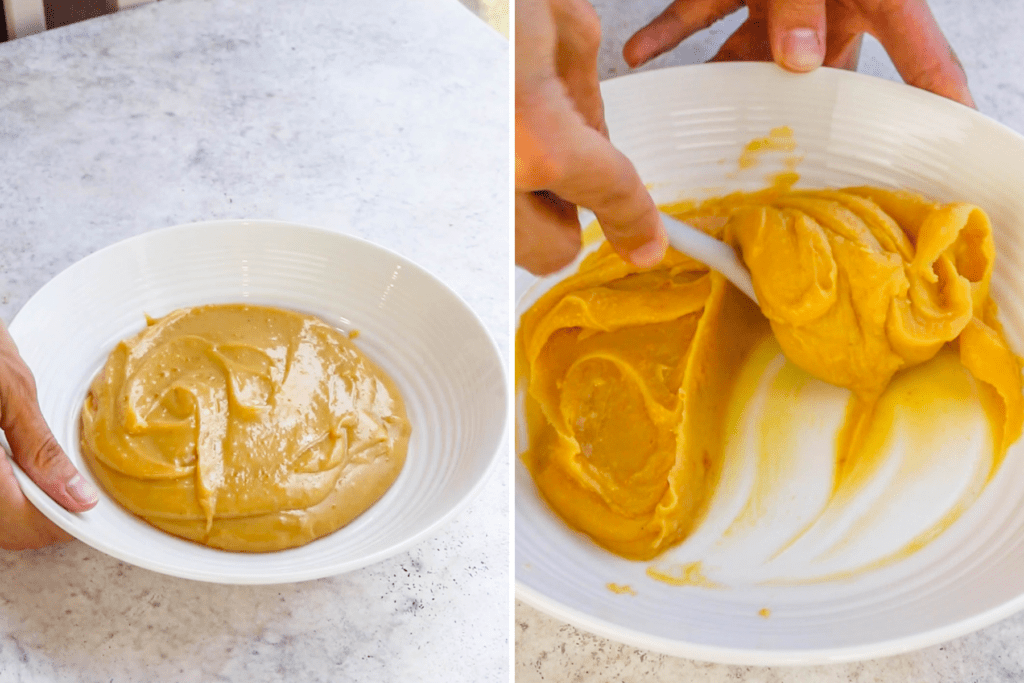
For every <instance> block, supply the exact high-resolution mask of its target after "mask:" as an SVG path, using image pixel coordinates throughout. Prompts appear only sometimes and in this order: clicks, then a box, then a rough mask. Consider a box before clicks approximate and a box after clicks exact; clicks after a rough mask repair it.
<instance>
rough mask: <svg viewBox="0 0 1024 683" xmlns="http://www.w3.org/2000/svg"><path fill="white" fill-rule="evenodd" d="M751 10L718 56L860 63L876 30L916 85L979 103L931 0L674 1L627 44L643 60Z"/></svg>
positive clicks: (630, 57)
mask: <svg viewBox="0 0 1024 683" xmlns="http://www.w3.org/2000/svg"><path fill="white" fill-rule="evenodd" d="M744 4H746V5H747V8H748V10H749V14H748V17H747V20H746V21H745V22H743V24H742V25H741V26H740V27H739V28H738V29H736V32H735V33H733V34H732V35H731V36H730V37H729V38H728V39H727V40H726V41H725V44H723V45H722V48H721V49H720V50H719V51H718V54H716V55H715V56H714V57H713V58H712V60H713V61H714V60H750V61H771V60H772V59H773V58H774V61H775V62H777V63H778V64H779V65H780V66H782V67H785V68H787V69H789V70H790V71H811V70H813V69H815V68H817V67H819V66H821V65H822V64H824V65H825V66H835V67H840V68H847V69H856V68H857V58H858V56H859V52H860V42H861V37H862V36H863V34H865V33H868V34H871V35H872V36H874V37H875V38H877V39H878V41H879V42H880V43H881V44H882V46H883V47H884V48H885V50H886V52H887V53H888V54H889V57H890V58H891V59H892V63H893V65H894V66H895V67H896V70H897V71H899V73H900V76H902V77H903V80H904V81H906V82H907V83H908V84H910V85H913V86H917V87H918V88H923V89H925V90H930V91H931V92H933V93H935V94H937V95H942V96H944V97H948V98H950V99H952V100H956V101H957V102H960V103H962V104H966V105H967V106H969V107H973V106H975V105H974V99H973V98H972V97H971V92H970V90H969V89H968V87H967V75H966V74H965V73H964V69H963V66H962V65H961V64H960V60H959V59H957V56H956V54H955V53H954V52H953V48H951V47H950V45H949V42H947V41H946V37H945V36H944V35H943V34H942V30H941V29H940V28H939V25H938V24H937V23H936V22H935V17H934V16H932V13H931V10H930V9H929V8H928V3H927V2H926V0H747V2H745V3H744V2H743V0H674V2H672V4H671V5H669V6H668V7H667V8H666V9H665V11H664V12H662V13H661V14H660V15H659V16H658V17H656V18H655V19H654V21H652V22H651V23H649V24H647V26H645V27H643V28H642V29H640V30H639V31H637V32H636V34H634V35H633V37H632V38H630V39H629V40H628V41H627V42H626V45H625V46H624V47H623V49H622V54H623V57H625V59H626V62H627V63H628V64H629V65H630V66H632V67H637V66H640V65H641V64H644V63H646V62H648V61H650V60H651V59H654V58H655V57H657V56H658V55H660V54H662V53H663V52H666V51H668V50H671V49H672V48H674V47H675V46H676V45H678V44H679V43H680V42H682V41H683V40H684V39H685V38H687V37H689V36H691V35H692V34H694V33H696V32H697V31H700V30H701V29H704V28H707V27H708V26H711V24H713V23H715V22H716V21H718V20H719V19H721V18H723V17H725V16H727V15H729V14H732V13H733V12H735V11H736V10H738V9H739V8H740V7H742V6H743V5H744Z"/></svg>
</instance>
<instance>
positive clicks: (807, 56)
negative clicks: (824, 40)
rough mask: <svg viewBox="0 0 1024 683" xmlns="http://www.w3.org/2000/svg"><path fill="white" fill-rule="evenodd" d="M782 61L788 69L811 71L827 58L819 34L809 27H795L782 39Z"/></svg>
mask: <svg viewBox="0 0 1024 683" xmlns="http://www.w3.org/2000/svg"><path fill="white" fill-rule="evenodd" d="M782 52H783V57H782V61H783V62H784V64H785V66H786V68H787V69H792V70H793V71H811V70H812V69H817V68H818V67H819V66H821V63H822V61H823V60H824V59H825V55H824V54H823V50H822V49H821V43H819V42H818V34H817V33H816V32H815V31H813V30H811V29H809V28H795V29H792V30H791V31H790V32H789V33H787V34H786V37H785V39H783V41H782Z"/></svg>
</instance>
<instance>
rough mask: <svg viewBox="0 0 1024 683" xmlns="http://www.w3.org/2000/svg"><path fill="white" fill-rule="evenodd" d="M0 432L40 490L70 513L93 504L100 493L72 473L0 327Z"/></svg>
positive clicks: (26, 372)
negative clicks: (2, 432) (1, 430)
mask: <svg viewBox="0 0 1024 683" xmlns="http://www.w3.org/2000/svg"><path fill="white" fill-rule="evenodd" d="M0 429H3V431H4V433H5V434H6V436H7V442H8V443H9V444H10V446H11V455H12V457H13V458H14V460H15V461H16V462H17V463H18V464H19V465H20V466H21V468H22V469H23V470H24V471H25V473H26V474H27V475H28V476H29V477H30V478H31V479H32V481H34V482H35V483H36V484H37V485H38V486H39V488H41V489H42V490H43V491H45V492H46V494H47V495H48V496H50V497H51V498H53V500H55V501H56V502H57V503H59V504H60V505H61V507H63V508H65V509H67V510H69V511H70V512H82V511H85V510H88V509H89V508H91V507H93V506H94V505H96V501H97V500H98V498H99V494H98V493H97V491H96V489H95V488H93V487H92V486H91V485H90V484H89V483H88V482H87V481H86V480H85V479H84V478H83V477H82V476H81V475H80V474H79V473H78V471H77V470H76V469H75V467H74V465H72V464H71V461H70V460H68V457H67V455H65V454H64V451H63V450H62V449H61V447H60V445H59V444H58V443H57V440H56V439H55V438H54V436H53V433H52V432H51V431H50V428H49V427H48V426H47V425H46V420H45V419H44V418H43V414H42V412H41V411H40V410H39V403H38V401H37V398H36V386H35V380H34V379H33V377H32V373H31V371H29V369H28V367H27V366H26V365H25V362H24V361H23V360H22V359H21V356H20V355H19V354H18V349H17V347H15V345H14V340H12V339H11V337H10V335H9V334H8V333H7V330H6V329H4V328H2V326H0Z"/></svg>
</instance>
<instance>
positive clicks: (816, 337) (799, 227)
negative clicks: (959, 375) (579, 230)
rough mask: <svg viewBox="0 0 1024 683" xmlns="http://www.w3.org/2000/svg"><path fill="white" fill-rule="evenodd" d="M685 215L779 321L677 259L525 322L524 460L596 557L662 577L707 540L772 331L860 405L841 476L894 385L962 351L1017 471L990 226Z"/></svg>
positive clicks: (901, 213) (713, 211)
mask: <svg viewBox="0 0 1024 683" xmlns="http://www.w3.org/2000/svg"><path fill="white" fill-rule="evenodd" d="M669 211H670V212H671V213H674V214H675V215H677V216H678V217H679V218H681V219H682V220H684V221H688V222H691V223H693V224H695V225H699V226H701V227H703V228H704V229H706V230H707V231H708V232H710V233H712V234H714V235H715V236H716V237H719V238H721V239H725V240H726V241H728V242H730V243H732V244H733V245H734V246H735V247H736V248H737V249H738V250H739V251H740V252H741V254H742V256H743V259H744V261H745V262H746V264H747V266H748V268H749V269H750V271H751V275H752V278H753V281H754V288H755V290H756V292H757V295H758V299H759V301H760V304H761V309H762V310H761V311H758V310H757V308H756V307H755V306H754V305H753V304H752V303H751V302H749V301H748V300H746V298H745V297H744V296H743V295H742V294H740V293H739V292H738V291H737V290H735V289H734V288H733V287H732V285H729V284H728V283H726V282H725V280H724V279H723V278H721V277H720V276H719V275H718V274H717V273H713V272H709V271H708V270H707V268H705V267H704V266H702V265H701V264H699V263H697V262H695V261H693V260H692V259H690V258H688V257H686V256H683V255H681V254H678V253H676V252H674V251H671V250H670V252H669V255H668V256H667V257H666V259H665V261H664V262H663V263H662V264H661V265H660V266H658V267H657V268H655V269H653V270H650V271H646V272H640V271H638V270H637V269H636V268H634V267H632V266H630V265H629V264H627V263H626V262H624V261H623V260H622V259H621V258H619V257H618V256H617V255H616V254H615V253H614V252H613V251H612V250H611V248H610V246H609V245H607V244H605V245H602V246H601V247H600V248H599V249H598V250H597V251H596V252H594V253H593V254H591V255H590V256H588V257H587V258H586V259H585V260H584V261H583V263H582V265H581V266H580V269H579V272H578V273H576V274H574V275H572V276H570V277H568V278H566V279H565V280H564V281H562V282H560V283H558V284H557V285H555V287H553V288H552V289H551V290H550V291H548V292H547V293H546V294H545V295H544V296H542V297H541V298H540V299H539V300H538V301H537V303H536V304H535V305H534V306H533V307H531V308H530V310H528V311H527V312H526V313H524V315H523V316H522V320H521V323H520V328H519V332H518V335H517V358H518V359H520V360H519V361H518V362H519V363H520V367H519V376H520V381H521V382H523V383H524V384H525V388H526V412H527V427H528V431H529V448H528V449H527V450H526V452H524V453H523V455H522V458H523V461H524V463H525V464H526V466H527V468H528V469H529V471H530V472H531V474H532V475H533V477H534V480H535V482H536V484H537V486H538V488H539V490H540V493H541V495H542V496H543V497H544V498H545V499H546V500H547V501H548V503H549V504H550V505H551V506H552V508H553V509H554V510H555V511H556V512H557V513H558V514H559V515H561V516H562V517H563V518H564V519H565V520H566V521H567V522H568V523H569V524H570V525H571V526H573V527H574V528H577V529H579V530H581V531H583V532H585V533H587V534H588V535H590V536H591V537H592V538H593V539H594V540H595V541H596V542H597V543H599V544H601V545H602V546H604V547H606V548H608V549H609V550H612V551H613V552H616V553H618V554H620V555H622V556H624V557H628V558H633V559H649V558H651V557H654V556H655V555H657V554H658V553H660V552H661V551H663V550H664V549H665V548H667V547H669V546H671V545H673V544H675V543H678V542H679V541H681V540H682V539H683V538H685V537H686V535H687V534H688V533H689V532H690V531H691V530H692V528H693V527H694V525H695V524H696V523H697V522H698V521H699V519H700V516H701V514H702V512H703V510H704V509H705V507H706V505H707V503H708V501H709V498H710V493H711V491H712V490H713V487H714V484H715V481H716V477H717V473H718V471H719V467H720V461H721V458H722V452H723V449H722V441H723V434H722V431H723V423H722V421H723V417H724V407H725V405H726V404H727V402H728V400H729V397H730V393H731V389H732V384H733V381H734V379H735V376H736V374H737V372H738V370H739V368H740V366H741V365H742V363H743V360H744V358H745V357H746V354H747V353H748V352H749V350H750V349H751V348H753V346H754V345H755V344H756V343H757V342H758V341H759V340H760V339H761V338H762V336H763V335H764V334H767V333H769V331H768V330H769V325H770V330H771V332H773V333H774V334H775V336H776V337H777V338H778V341H779V343H780V345H781V347H782V348H783V350H784V352H785V353H786V355H787V357H789V358H790V360H792V361H793V362H794V363H795V364H797V365H799V366H800V367H802V368H804V369H805V370H807V371H808V372H810V373H811V374H813V375H815V376H817V377H819V378H820V379H823V380H825V381H828V382H831V383H833V384H837V385H839V386H843V387H847V388H849V389H850V390H851V391H852V392H853V393H854V396H855V398H854V400H853V401H852V402H851V408H850V410H849V413H848V416H847V423H846V425H845V426H844V428H843V430H842V433H841V434H840V435H839V449H838V451H839V452H838V453H837V457H838V458H840V460H841V461H842V460H845V459H848V458H852V457H855V455H856V451H857V448H858V445H859V442H860V440H861V439H862V434H863V433H865V432H866V430H867V427H868V426H869V425H870V421H871V416H872V410H873V406H874V405H875V402H876V401H877V399H878V398H879V396H880V395H881V394H882V393H883V392H884V391H885V388H886V386H887V385H888V383H889V381H890V379H891V378H892V376H893V374H894V373H896V372H898V371H899V370H901V369H903V368H907V367H911V366H913V365H917V364H920V363H923V362H924V361H926V360H928V359H929V358H931V357H933V356H934V355H935V354H936V353H937V352H938V351H939V350H940V349H941V348H942V347H943V346H944V345H946V344H952V345H953V346H954V347H955V348H956V349H957V350H958V353H959V357H960V360H961V362H962V363H963V364H964V366H965V367H966V368H967V369H968V370H969V371H970V372H971V373H972V374H973V375H974V376H975V377H977V378H978V379H979V380H981V381H982V382H983V383H984V384H985V385H986V386H987V387H988V389H987V390H988V391H990V392H991V394H992V398H993V400H992V403H993V404H994V405H997V406H998V410H997V412H998V413H999V415H998V418H997V419H996V420H995V421H996V423H997V424H995V425H994V429H995V430H996V439H995V442H996V443H997V444H999V445H998V448H999V451H1000V454H1001V453H1002V452H1004V451H1005V449H1006V448H1007V446H1008V445H1009V444H1010V443H1012V442H1013V441H1015V440H1016V439H1017V438H1018V437H1019V436H1020V433H1021V425H1022V423H1024V401H1022V389H1021V362H1020V359H1018V358H1017V356H1016V355H1015V354H1014V353H1013V352H1012V350H1011V349H1010V348H1009V345H1008V344H1007V343H1006V340H1005V338H1004V336H1003V333H1002V329H1001V327H1000V325H999V323H998V321H997V319H996V307H995V304H994V303H993V302H992V300H991V299H990V298H989V292H988V289H989V281H990V278H991V274H992V263H993V259H994V247H993V243H992V235H991V226H990V224H989V221H988V218H987V216H986V215H985V213H984V212H983V211H982V210H981V209H980V208H978V207H976V206H973V205H969V204H961V203H957V204H948V205H940V204H936V203H933V202H929V201H927V200H925V199H924V198H922V197H920V196H917V195H914V194H911V193H908V192H891V191H886V190H879V189H874V188H849V189H845V190H838V191H832V190H818V191H808V190H799V191H794V190H791V189H790V188H788V187H773V188H770V189H768V190H765V191H762V192H757V193H750V194H742V193H737V194H733V195H729V196H726V197H722V198H717V199H713V200H709V201H707V202H703V203H701V204H698V205H693V204H689V205H678V206H675V207H670V208H669ZM766 319H767V322H766Z"/></svg>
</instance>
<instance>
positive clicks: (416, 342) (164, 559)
mask: <svg viewBox="0 0 1024 683" xmlns="http://www.w3.org/2000/svg"><path fill="white" fill-rule="evenodd" d="M231 302H243V303H257V304H266V305H272V306H280V307H284V308H291V309H293V310H299V311H303V312H307V313H312V314H315V315H318V316H320V317H321V318H323V319H324V320H326V321H327V322H329V323H331V324H332V325H335V326H336V327H338V328H339V329H342V330H345V331H349V330H353V329H355V330H359V333H360V334H359V337H358V339H357V340H356V343H357V344H358V346H359V347H360V348H361V349H362V350H363V351H364V352H365V353H366V354H367V355H368V356H369V357H370V358H372V359H373V360H374V361H375V362H377V363H378V364H379V365H380V367H382V368H383V369H384V370H385V371H386V372H387V373H388V374H390V375H391V377H392V378H394V380H395V382H396V383H397V384H398V387H399V389H400V391H401V392H402V394H403V396H404V398H405V401H406V406H407V408H408V412H409V419H410V421H411V422H412V425H413V433H412V438H411V440H410V443H409V451H408V457H407V460H406V464H405V467H404V469H403V470H402V472H401V474H400V475H399V477H398V479H397V481H396V482H395V483H394V485H393V486H392V487H391V489H390V490H389V491H388V492H387V493H386V494H385V495H384V497H383V498H382V499H381V500H380V501H378V502H377V503H376V504H375V505H374V506H373V507H371V508H370V509H369V510H367V511H366V512H365V513H363V514H362V515H361V516H360V517H358V518H357V519H356V520H355V521H353V522H352V523H351V524H349V525H348V526H346V527H344V528H342V529H341V530H339V531H337V532H335V533H333V534H331V535H329V536H327V537H324V538H322V539H320V540H317V541H314V542H313V543H310V544H308V545H306V546H303V547H301V548H295V549H291V550H284V551H281V552H275V553H264V554H242V553H230V552H224V551H220V550H214V549H212V548H207V547H204V546H200V545H197V544H194V543H190V542H188V541H184V540H181V539H178V538H175V537H173V536H170V535H168V534H165V533H163V532H161V531H158V530H157V529H155V528H153V527H151V526H149V525H148V524H146V523H145V522H143V521H141V520H139V519H138V518H136V517H134V516H132V515H131V514H129V513H128V512H126V511H125V510H124V509H122V508H121V507H120V506H119V505H117V504H116V503H115V502H113V500H112V499H110V498H108V497H107V496H106V495H102V496H101V498H100V502H99V504H98V505H97V506H96V508H94V509H93V510H90V511H88V512H86V513H83V514H77V515H76V514H71V513H68V512H67V511H65V510H64V509H62V508H61V507H59V506H58V505H57V504H56V503H54V502H53V501H52V500H51V499H50V498H49V497H47V496H46V495H45V494H44V493H43V492H42V491H41V490H40V489H39V488H38V487H36V486H35V485H34V484H33V483H32V482H31V481H30V480H29V479H28V477H26V476H25V475H24V474H23V473H22V472H21V470H16V472H17V474H18V475H19V477H18V478H19V482H20V483H21V486H22V488H23V489H24V490H25V493H26V495H27V496H28V498H29V499H30V500H31V501H32V503H33V504H34V505H35V506H36V507H38V508H39V509H40V510H41V511H42V512H43V514H45V515H46V516H47V517H49V518H50V519H52V520H53V521H54V522H55V523H56V524H57V525H58V526H60V527H62V528H63V529H64V530H65V531H67V532H68V533H70V534H72V535H73V536H75V537H77V538H78V539H80V540H82V541H84V542H85V543H88V544H89V545H91V546H93V547H94V548H97V549H98V550H101V551H103V552H105V553H107V554H109V555H112V556H114V557H116V558H118V559H121V560H124V561H126V562H130V563H132V564H135V565H138V566H140V567H145V568H147V569H152V570H154V571H158V572H162V573H165V574H170V575H173V576H180V577H185V578H190V579H198V580H202V581H212V582H219V583H239V584H241V583H248V584H257V583H282V582H290V581H302V580H306V579H314V578H319V577H324V576H330V575H334V574H339V573H342V572H345V571H350V570H353V569H357V568H360V567H364V566H366V565H369V564H371V563H374V562H377V561H380V560H382V559H384V558H386V557H388V556H391V555H394V554H396V553H398V552H400V551H402V550H404V549H406V548H408V547H409V546H411V545H412V544H414V543H416V542H417V541H420V540H422V539H424V538H426V537H428V536H430V535H431V534H433V533H434V532H435V531H437V529H438V528H439V527H440V526H441V525H442V524H443V523H444V522H445V521H447V520H448V519H450V518H451V517H452V516H453V515H454V514H455V513H456V512H457V511H458V510H460V509H461V508H462V507H464V506H465V504H466V503H467V502H468V501H469V500H470V499H471V498H472V497H473V495H474V494H475V493H476V492H477V491H478V490H479V489H480V487H481V486H482V484H483V482H484V480H485V478H486V477H487V475H488V472H489V471H490V470H491V469H492V467H493V466H494V464H495V463H496V462H499V461H500V457H499V456H500V446H501V444H502V442H503V438H504V432H505V427H506V422H507V418H506V413H507V401H508V399H507V383H506V379H505V372H504V363H503V362H502V359H501V355H500V354H499V352H498V349H497V347H496V345H495V344H494V342H493V340H492V339H491V337H490V335H489V334H488V333H487V331H486V330H485V329H484V327H483V325H482V323H481V322H480V321H479V319H478V318H477V317H476V316H475V315H474V314H473V312H472V311H471V310H470V309H469V307H468V306H467V305H466V304H465V303H464V302H463V301H462V300H461V299H459V297H458V296H457V295H456V294H455V293H454V292H452V291H451V290H450V289H448V288H447V287H446V286H445V285H444V284H442V283H441V282H440V281H439V280H437V279H436V278H435V277H433V276H432V275H430V274H429V273H427V272H426V271H424V270H423V269H421V268H420V267H418V266H416V265H415V264H414V263H412V262H410V261H408V260H407V259H405V258H403V257H401V256H398V255H397V254H394V253H391V252H390V251H387V250H385V249H382V248H381V247H377V246H375V245H373V244H370V243H369V242H366V241H363V240H360V239H357V238H354V237H348V236H345V235H341V234H338V233H334V232H328V231H324V230H318V229H314V228H308V227H303V226H299V225H292V224H288V223H280V222H275V221H241V220H239V221H213V222H208V223H197V224H192V225H182V226H177V227H173V228H167V229H164V230H157V231H154V232H149V233H145V234H142V235H139V236H137V237H134V238H132V239H128V240H125V241H123V242H119V243H117V244H114V245H112V246H109V247H107V248H105V249H102V250H100V251H98V252H96V253H94V254H91V255H90V256H88V257H86V258H84V259H82V260H81V261H79V262H78V263H76V264H74V265H72V266H71V267H70V268H68V269H67V270H65V271H64V272H62V273H61V274H59V275H58V276H57V277H55V278H54V279H53V280H51V281H50V282H48V283H47V284H46V285H45V286H43V287H42V288H41V289H40V290H39V291H38V292H37V293H36V294H35V296H33V297H32V298H31V299H30V300H29V301H28V303H27V304H25V306H24V308H22V309H21V311H20V312H19V313H18V315H17V316H16V318H15V320H14V321H13V322H12V323H11V326H10V331H11V334H12V336H13V337H14V338H15V341H16V342H17V343H18V347H19V349H20V351H21V353H22V355H23V356H24V358H25V360H26V361H27V362H28V365H29V367H30V368H32V371H33V372H34V373H35V377H36V382H37V384H38V390H39V401H40V405H41V406H42V410H43V414H44V416H45V417H46V419H47V421H48V423H49V424H50V426H51V428H52V429H53V431H54V434H55V436H56V437H57V440H58V441H59V442H60V444H61V446H63V447H64V449H65V450H66V451H67V453H68V455H69V457H70V458H71V459H72V460H73V461H74V463H75V464H76V465H77V466H78V467H79V469H80V470H81V471H82V472H83V474H84V475H85V476H86V477H89V478H90V479H91V476H90V475H89V472H88V468H87V467H86V466H85V465H84V463H83V460H82V457H81V453H80V450H79V441H78V432H79V413H80V411H81V407H82V402H83V400H84V398H85V395H86V391H87V390H88V386H89V383H90V382H91V380H92V378H93V377H94V376H95V374H96V373H97V372H98V371H99V369H100V368H101V367H102V365H103V363H104V362H105V361H106V358H107V355H108V354H109V352H110V351H111V349H112V348H113V347H114V345H115V344H116V343H117V342H118V341H119V340H121V339H123V338H125V337H128V336H131V335H133V334H135V333H136V332H137V331H139V330H141V329H142V328H143V327H144V326H145V317H144V316H145V315H146V314H149V315H151V316H157V317H158V316H162V315H164V314H166V313H168V312H170V311H172V310H174V309H176V308H180V307H183V306H191V305H197V304H205V303H231ZM93 481H94V480H93Z"/></svg>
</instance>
